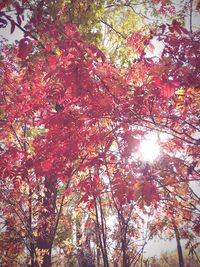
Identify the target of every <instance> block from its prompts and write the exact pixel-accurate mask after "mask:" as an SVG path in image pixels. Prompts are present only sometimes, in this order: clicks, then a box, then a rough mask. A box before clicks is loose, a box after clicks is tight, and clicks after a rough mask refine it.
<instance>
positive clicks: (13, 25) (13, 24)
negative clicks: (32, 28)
mask: <svg viewBox="0 0 200 267" xmlns="http://www.w3.org/2000/svg"><path fill="white" fill-rule="evenodd" d="M10 23H11V29H10V33H11V34H12V33H13V32H14V30H15V22H14V20H11V21H10Z"/></svg>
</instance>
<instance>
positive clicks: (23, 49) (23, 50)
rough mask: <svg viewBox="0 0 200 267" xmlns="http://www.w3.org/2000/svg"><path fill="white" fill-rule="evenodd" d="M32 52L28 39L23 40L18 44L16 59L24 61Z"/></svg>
mask: <svg viewBox="0 0 200 267" xmlns="http://www.w3.org/2000/svg"><path fill="white" fill-rule="evenodd" d="M31 52H32V43H31V40H30V39H28V38H23V39H21V40H20V42H19V52H18V57H20V58H22V59H24V58H26V57H27V56H28V55H29V54H30V53H31Z"/></svg>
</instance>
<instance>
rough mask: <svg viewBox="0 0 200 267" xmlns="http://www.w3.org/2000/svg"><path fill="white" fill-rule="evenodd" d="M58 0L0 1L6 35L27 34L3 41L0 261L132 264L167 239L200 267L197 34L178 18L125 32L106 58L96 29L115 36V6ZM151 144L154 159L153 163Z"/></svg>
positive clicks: (161, 8)
mask: <svg viewBox="0 0 200 267" xmlns="http://www.w3.org/2000/svg"><path fill="white" fill-rule="evenodd" d="M54 2H55V3H54ZM54 2H53V1H52V3H50V2H49V1H33V3H32V2H30V3H29V1H4V2H3V3H2V4H0V9H1V12H0V27H1V28H7V27H10V34H11V35H13V34H15V32H16V30H17V29H18V30H20V31H21V32H22V33H23V37H22V38H21V39H20V40H18V41H17V42H16V43H15V44H13V45H9V44H6V42H2V43H1V50H2V57H1V80H0V82H1V92H0V137H1V147H0V155H1V163H0V173H1V180H0V185H1V189H0V203H1V208H0V217H1V218H0V224H1V226H2V227H1V230H0V263H2V264H3V266H8V267H9V266H31V267H33V266H43V267H47V266H76V264H77V263H78V262H79V265H80V266H82V265H81V261H82V262H84V261H87V262H89V256H88V257H87V259H86V256H84V255H85V254H84V253H86V252H87V255H90V257H91V259H90V264H91V265H87V266H102V265H103V266H105V267H108V266H113V265H111V264H114V266H118V265H116V264H117V263H118V264H119V266H123V267H128V266H136V264H137V263H138V262H139V261H140V260H141V262H142V261H143V253H144V248H145V245H146V242H147V241H148V240H149V239H151V238H153V237H154V236H162V235H161V233H162V232H163V233H165V237H173V236H174V237H175V238H176V240H177V245H178V255H179V264H180V266H182V267H183V265H181V264H183V263H182V262H181V260H182V259H181V248H180V240H181V239H182V238H184V239H186V240H187V248H188V249H189V251H190V253H193V254H194V256H196V257H197V259H196V260H197V261H198V255H197V253H196V248H197V247H198V243H197V239H196V236H198V235H199V233H200V216H199V208H198V206H199V195H198V194H197V193H196V190H194V187H195V186H196V187H197V183H198V181H199V145H200V139H199V138H200V128H199V107H200V92H199V88H200V84H199V82H200V81H199V78H200V77H199V72H200V69H199V68H200V55H199V49H200V42H199V41H200V40H199V32H198V31H191V29H187V28H186V27H184V25H183V23H181V21H180V20H179V17H178V16H177V18H176V19H170V21H169V22H167V23H162V24H160V25H152V26H151V25H150V26H149V27H143V28H138V29H137V30H134V31H133V32H129V34H128V36H126V37H127V38H126V40H123V49H122V46H121V47H120V50H119V51H123V55H122V56H121V55H120V54H117V53H118V52H116V53H115V54H112V53H111V54H110V55H111V56H110V57H109V49H108V50H106V48H103V47H102V44H101V47H100V45H99V47H100V48H98V47H97V44H99V42H100V41H99V39H98V38H97V37H96V39H95V40H96V43H95V40H94V42H92V26H94V28H95V27H96V28H95V30H94V29H93V31H94V32H95V31H97V33H99V32H100V30H102V29H103V30H105V27H110V29H111V31H114V36H115V35H120V32H119V31H118V30H116V29H114V28H113V27H112V25H111V24H109V21H106V20H105V19H106V18H105V17H104V9H105V10H106V8H112V10H113V12H116V13H117V12H118V8H119V5H118V4H117V2H118V1H94V3H93V4H92V3H91V5H88V3H87V1H54ZM111 2H112V3H111ZM125 2H126V3H125ZM127 2H128V1H121V4H120V8H122V7H123V8H127V10H128V8H129V7H130V6H131V4H130V3H129V4H130V6H129V4H128V3H127ZM109 5H110V6H109ZM152 7H153V9H155V10H157V12H158V14H162V15H163V14H164V15H166V16H169V15H170V14H171V15H172V14H173V15H174V13H175V9H174V6H173V4H172V3H171V2H170V1H153V3H152ZM143 8H144V9H145V8H146V6H144V7H143ZM12 9H14V14H13V15H10V13H9V12H12V11H11V10H12ZM195 9H196V10H197V11H198V10H199V3H196V6H195ZM27 10H28V11H27ZM97 10H100V11H99V13H97ZM85 12H91V13H88V14H91V17H90V16H88V18H87V19H88V20H87V21H85V20H86V17H85V16H84V13H85ZM105 12H106V11H105ZM94 14H96V16H94ZM174 16H175V15H174ZM81 18H82V20H81ZM110 19H111V18H110ZM166 20H167V18H166ZM99 21H101V23H104V24H103V25H104V26H103V27H102V28H101V27H100V24H98V23H99ZM95 23H96V24H95ZM120 23H123V21H120ZM95 25H96V26H95ZM113 25H114V24H113ZM89 29H90V30H91V33H90V34H89V33H88V31H89ZM105 31H106V30H105ZM109 34H110V33H109ZM98 36H101V35H98ZM111 37H112V38H114V37H113V35H111ZM122 37H123V34H121V35H120V38H122ZM102 38H103V37H102ZM124 43H125V48H124ZM119 44H120V45H121V39H119ZM108 46H109V44H108ZM158 47H160V48H159V51H158V52H159V53H158V54H159V55H158V54H157V53H156V50H157V49H158ZM103 51H104V52H103ZM116 51H118V50H116ZM120 53H121V52H120ZM155 54H157V55H155ZM114 55H119V58H118V59H117V58H115V57H114ZM120 60H121V61H120ZM119 61H120V62H119ZM151 134H153V135H154V136H155V138H156V143H157V144H158V145H159V147H160V153H159V155H158V156H157V157H156V158H155V160H154V161H147V160H145V158H144V157H143V155H141V152H140V146H141V142H142V141H143V140H144V139H146V138H147V139H148V136H151ZM146 153H148V151H147V152H146ZM111 221H112V223H111ZM141 238H143V239H142V242H140V243H137V240H141ZM92 262H93V263H92ZM88 264H89V263H88ZM92 264H93V265H92Z"/></svg>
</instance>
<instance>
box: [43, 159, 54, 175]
mask: <svg viewBox="0 0 200 267" xmlns="http://www.w3.org/2000/svg"><path fill="white" fill-rule="evenodd" d="M52 164H53V162H52V159H47V160H45V161H44V162H42V164H41V166H42V170H43V171H45V172H48V171H49V170H50V169H51V167H52Z"/></svg>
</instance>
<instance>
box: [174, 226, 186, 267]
mask: <svg viewBox="0 0 200 267" xmlns="http://www.w3.org/2000/svg"><path fill="white" fill-rule="evenodd" d="M173 227H174V232H175V236H176V243H177V251H178V259H179V267H184V266H185V265H184V259H183V252H182V247H181V242H180V235H179V231H178V228H177V226H176V224H175V222H174V221H173Z"/></svg>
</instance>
